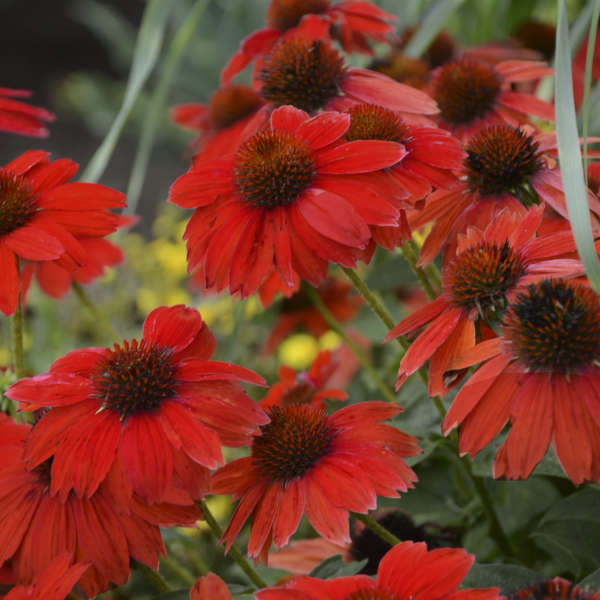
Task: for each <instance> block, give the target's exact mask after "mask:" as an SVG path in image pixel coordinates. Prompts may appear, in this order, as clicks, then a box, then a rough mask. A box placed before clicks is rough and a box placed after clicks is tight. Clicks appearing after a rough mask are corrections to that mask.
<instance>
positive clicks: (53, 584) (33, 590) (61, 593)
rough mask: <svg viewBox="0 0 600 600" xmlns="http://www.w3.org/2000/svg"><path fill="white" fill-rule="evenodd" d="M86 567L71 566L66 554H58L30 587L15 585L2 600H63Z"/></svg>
mask: <svg viewBox="0 0 600 600" xmlns="http://www.w3.org/2000/svg"><path fill="white" fill-rule="evenodd" d="M87 568H88V565H87V564H84V563H76V564H73V557H72V555H71V554H69V553H68V552H65V553H64V554H59V555H58V556H57V557H56V558H55V559H54V560H53V561H51V562H50V564H49V565H48V566H47V567H46V568H45V569H44V570H43V571H42V573H41V574H40V575H39V577H36V580H35V582H34V583H33V584H32V585H27V586H26V585H17V586H15V587H14V588H12V589H11V590H10V592H8V594H6V596H2V600H64V599H65V598H66V596H67V594H68V593H69V592H70V591H71V590H72V589H73V586H74V585H75V584H76V583H77V581H78V580H79V578H80V577H81V576H82V575H83V574H84V573H85V571H86V570H87Z"/></svg>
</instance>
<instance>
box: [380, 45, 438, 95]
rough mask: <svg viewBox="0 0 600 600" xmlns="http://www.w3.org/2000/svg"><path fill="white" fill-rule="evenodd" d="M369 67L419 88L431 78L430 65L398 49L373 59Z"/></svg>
mask: <svg viewBox="0 0 600 600" xmlns="http://www.w3.org/2000/svg"><path fill="white" fill-rule="evenodd" d="M369 68H370V69H371V70H372V71H377V72H378V73H383V74H384V75H387V76H388V77H390V78H391V79H393V80H394V81H399V82H400V83H404V84H406V85H410V86H411V87H414V88H418V89H422V88H424V87H425V85H427V82H428V80H429V67H428V66H427V63H426V62H425V61H422V60H420V59H418V58H413V57H412V56H408V55H407V54H403V53H402V52H398V51H396V52H393V53H392V54H390V55H389V56H388V57H387V58H383V59H379V60H376V61H373V63H372V64H371V66H370V67H369Z"/></svg>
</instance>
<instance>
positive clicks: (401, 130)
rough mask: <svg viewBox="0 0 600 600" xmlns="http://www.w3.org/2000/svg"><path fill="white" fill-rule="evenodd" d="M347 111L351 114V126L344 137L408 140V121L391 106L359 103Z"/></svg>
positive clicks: (388, 140)
mask: <svg viewBox="0 0 600 600" xmlns="http://www.w3.org/2000/svg"><path fill="white" fill-rule="evenodd" d="M346 112H348V114H349V115H350V127H349V128H348V131H346V134H345V135H344V139H346V140H347V141H349V142H352V141H355V140H383V141H386V142H397V143H403V142H406V141H407V139H408V137H409V131H408V127H407V125H406V123H404V121H403V120H402V119H401V118H400V117H399V116H398V115H397V114H396V113H395V112H394V111H393V110H390V109H389V108H384V107H383V106H377V105H375V104H357V105H356V106H353V107H352V108H350V109H348V110H347V111H346Z"/></svg>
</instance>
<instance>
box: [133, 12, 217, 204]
mask: <svg viewBox="0 0 600 600" xmlns="http://www.w3.org/2000/svg"><path fill="white" fill-rule="evenodd" d="M207 5H208V0H197V2H196V4H195V6H194V7H193V8H192V9H191V10H190V12H189V14H188V15H187V16H186V18H185V20H184V22H183V24H182V25H181V26H180V28H179V30H178V31H177V34H176V35H175V37H174V38H173V41H172V42H171V45H170V47H169V50H168V51H167V58H166V61H165V66H164V68H163V70H162V72H161V75H160V79H159V80H158V83H157V84H156V88H155V90H154V93H153V94H152V98H151V100H150V105H149V106H148V109H147V111H146V116H145V118H144V124H143V127H142V132H141V135H140V140H139V142H138V147H137V152H136V155H135V161H134V163H133V168H132V170H131V175H130V177H129V184H128V186H127V209H126V211H127V212H128V213H134V212H135V210H136V208H137V203H138V200H139V197H140V193H141V191H142V186H143V185H144V179H145V177H146V169H147V168H148V161H149V160H150V154H151V153H152V147H153V145H154V136H155V135H156V128H157V125H158V122H159V119H160V118H161V117H163V116H164V111H165V102H166V99H167V94H168V92H169V89H170V87H171V83H172V81H173V76H174V75H175V73H176V71H177V66H178V64H179V60H180V59H181V57H182V56H183V51H184V50H185V48H186V46H187V44H188V42H189V41H190V39H191V38H192V35H193V33H194V31H195V30H196V27H197V25H198V22H199V21H200V18H201V17H202V15H203V14H204V10H205V9H206V7H207Z"/></svg>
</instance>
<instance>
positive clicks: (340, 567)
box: [310, 554, 368, 579]
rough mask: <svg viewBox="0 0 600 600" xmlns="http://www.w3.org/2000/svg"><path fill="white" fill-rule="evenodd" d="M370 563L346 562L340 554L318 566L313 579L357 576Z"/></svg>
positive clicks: (366, 560)
mask: <svg viewBox="0 0 600 600" xmlns="http://www.w3.org/2000/svg"><path fill="white" fill-rule="evenodd" d="M367 562H368V559H366V558H365V559H364V560H361V561H359V562H344V561H343V560H342V557H341V556H340V555H339V554H338V555H336V556H331V557H330V558H326V559H325V560H324V561H323V562H322V563H320V564H318V565H317V566H316V567H315V568H314V569H313V570H312V571H311V572H310V576H311V577H316V578H317V579H334V578H335V577H349V576H351V575H356V574H357V573H358V572H359V571H360V570H361V569H362V568H363V567H364V566H365V565H366V564H367Z"/></svg>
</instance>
